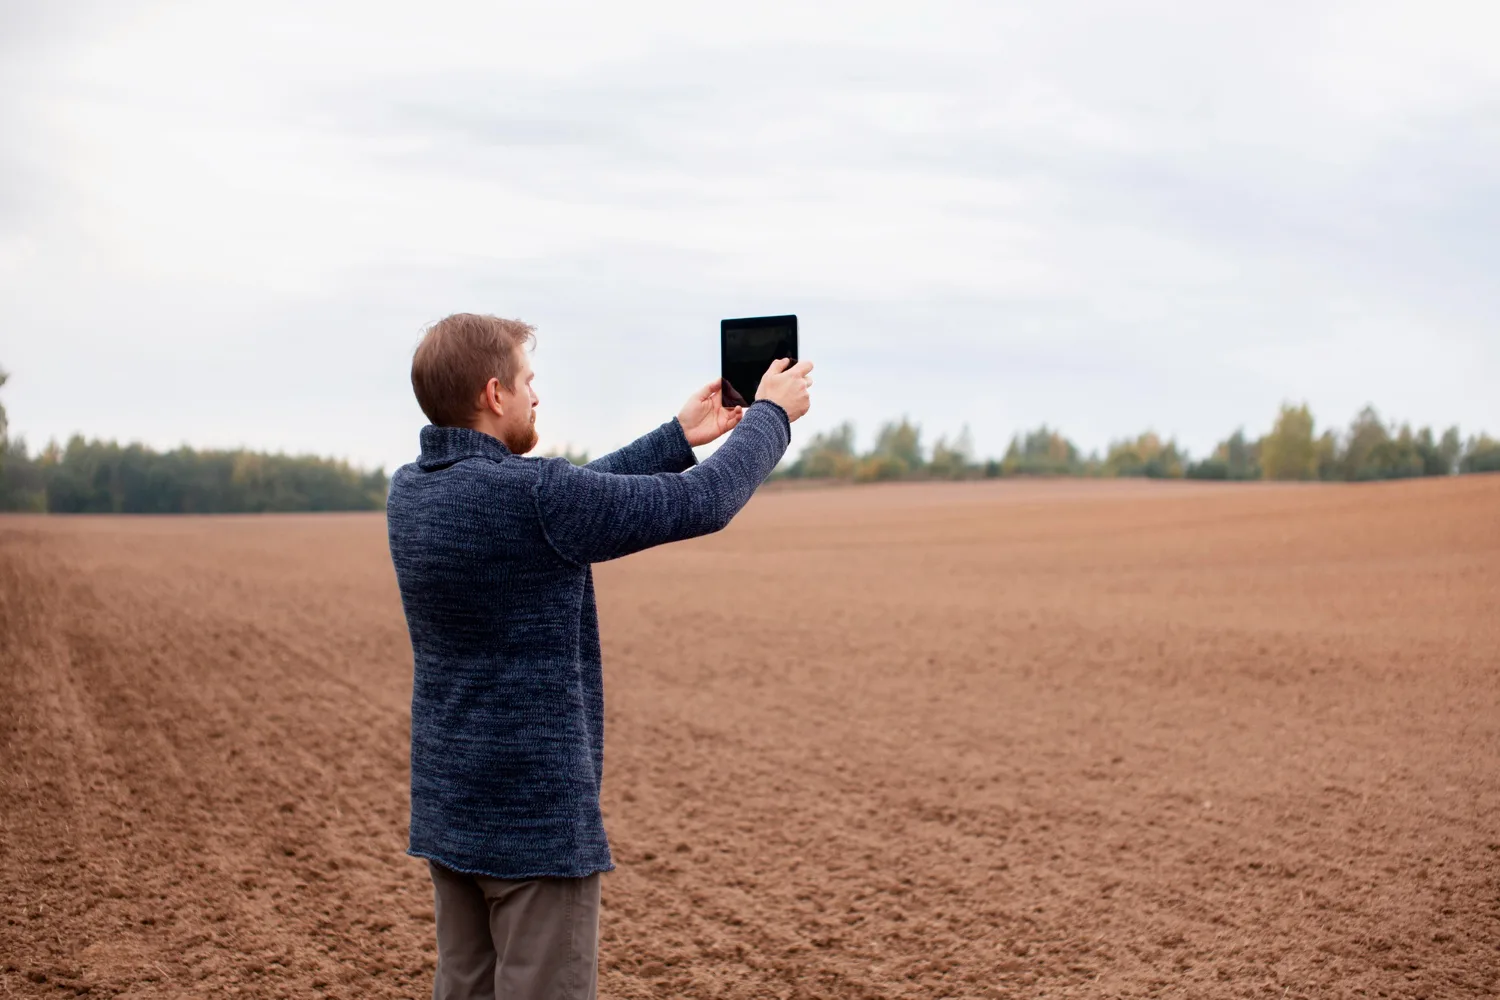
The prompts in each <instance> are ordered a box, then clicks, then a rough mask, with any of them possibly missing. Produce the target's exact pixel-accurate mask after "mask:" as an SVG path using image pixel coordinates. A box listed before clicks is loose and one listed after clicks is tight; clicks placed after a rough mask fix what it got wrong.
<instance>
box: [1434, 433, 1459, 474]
mask: <svg viewBox="0 0 1500 1000" xmlns="http://www.w3.org/2000/svg"><path fill="white" fill-rule="evenodd" d="M1463 453H1464V445H1463V441H1462V439H1461V438H1459V436H1458V425H1457V424H1455V425H1454V426H1452V427H1450V428H1448V429H1447V430H1445V431H1443V439H1442V440H1441V441H1439V442H1438V454H1440V455H1442V456H1443V461H1444V463H1445V464H1446V466H1447V469H1448V474H1449V475H1452V474H1453V473H1455V472H1457V471H1458V460H1459V459H1460V458H1462V457H1463Z"/></svg>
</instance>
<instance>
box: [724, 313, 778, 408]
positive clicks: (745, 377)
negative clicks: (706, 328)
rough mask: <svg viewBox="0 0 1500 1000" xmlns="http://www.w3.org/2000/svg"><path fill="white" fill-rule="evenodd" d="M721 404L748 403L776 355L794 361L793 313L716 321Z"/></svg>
mask: <svg viewBox="0 0 1500 1000" xmlns="http://www.w3.org/2000/svg"><path fill="white" fill-rule="evenodd" d="M719 349H720V357H721V358H722V359H723V363H722V365H721V367H720V375H721V376H723V380H724V387H723V388H724V405H725V406H749V405H750V404H751V403H753V402H755V390H756V388H757V387H759V385H760V380H761V376H763V375H765V373H766V369H767V368H769V367H771V362H772V361H775V360H776V359H777V358H790V359H791V360H792V361H794V362H795V361H796V360H797V317H796V316H752V317H749V318H747V319H726V320H723V321H721V322H720V323H719Z"/></svg>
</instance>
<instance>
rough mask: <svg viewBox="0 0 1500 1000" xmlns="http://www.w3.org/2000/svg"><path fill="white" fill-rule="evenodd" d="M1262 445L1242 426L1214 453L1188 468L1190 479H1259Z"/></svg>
mask: <svg viewBox="0 0 1500 1000" xmlns="http://www.w3.org/2000/svg"><path fill="white" fill-rule="evenodd" d="M1259 455H1260V446H1259V444H1257V443H1256V442H1253V441H1247V440H1246V439H1245V430H1244V428H1240V429H1239V430H1237V431H1235V432H1234V433H1233V434H1231V435H1229V437H1228V438H1226V439H1225V440H1223V441H1220V442H1219V444H1218V446H1217V447H1215V448H1214V451H1213V454H1212V455H1210V456H1209V457H1208V458H1205V459H1204V460H1203V461H1201V462H1194V463H1192V464H1191V465H1189V466H1188V468H1187V477H1188V478H1189V479H1234V480H1244V479H1259V478H1260V459H1259Z"/></svg>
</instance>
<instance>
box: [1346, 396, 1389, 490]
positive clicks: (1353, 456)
mask: <svg viewBox="0 0 1500 1000" xmlns="http://www.w3.org/2000/svg"><path fill="white" fill-rule="evenodd" d="M1390 437H1391V435H1390V432H1389V431H1387V430H1386V428H1385V424H1383V423H1381V421H1380V414H1378V413H1376V412H1375V407H1373V406H1366V407H1365V408H1364V409H1363V410H1360V411H1359V413H1358V414H1357V415H1356V416H1355V418H1354V420H1353V422H1352V423H1350V424H1349V433H1348V434H1347V435H1345V437H1344V461H1343V467H1344V469H1343V472H1344V475H1343V478H1344V479H1347V480H1349V481H1350V482H1354V481H1356V480H1360V479H1374V478H1375V476H1374V475H1373V474H1372V473H1371V469H1370V456H1371V455H1372V454H1373V453H1374V451H1375V449H1376V448H1377V447H1378V446H1380V445H1381V444H1383V443H1385V442H1386V441H1389V440H1390Z"/></svg>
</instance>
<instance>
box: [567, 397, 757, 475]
mask: <svg viewBox="0 0 1500 1000" xmlns="http://www.w3.org/2000/svg"><path fill="white" fill-rule="evenodd" d="M722 387H723V383H722V381H721V380H720V379H714V380H713V381H712V382H709V383H708V384H707V385H705V386H704V387H703V388H701V389H699V390H698V391H697V392H695V393H693V394H692V395H691V396H689V397H688V401H687V402H686V403H684V404H683V405H682V412H681V413H679V414H677V418H676V419H675V420H668V421H667V422H666V423H664V424H662V425H661V426H660V427H658V428H657V429H656V430H654V431H652V432H651V433H650V434H647V435H645V436H643V437H640V438H637V439H636V440H634V441H632V442H631V443H630V444H627V445H626V446H625V447H623V448H621V449H620V450H618V451H612V452H610V453H609V454H608V455H605V456H603V457H602V458H596V459H595V460H594V461H592V462H590V463H588V468H590V469H593V470H594V471H595V472H613V473H615V474H617V475H625V476H650V475H654V474H655V473H658V472H682V471H683V470H684V469H690V468H692V467H693V465H694V464H696V463H697V461H698V460H697V458H696V457H694V455H693V449H694V448H695V447H697V446H698V445H700V444H708V443H709V442H710V441H713V440H714V439H716V438H718V437H719V436H720V435H721V434H725V433H727V432H728V431H731V430H733V429H734V427H735V425H736V424H738V423H739V422H740V418H741V417H742V416H743V415H744V411H743V410H741V409H739V408H738V407H725V406H724V404H723V400H722V399H721V398H720V391H721V389H722Z"/></svg>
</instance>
